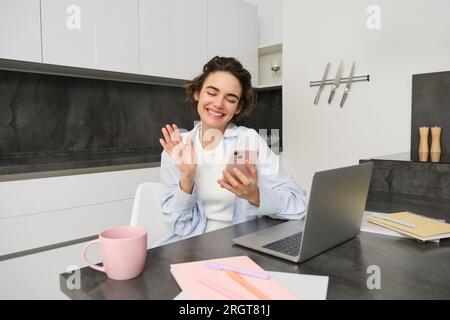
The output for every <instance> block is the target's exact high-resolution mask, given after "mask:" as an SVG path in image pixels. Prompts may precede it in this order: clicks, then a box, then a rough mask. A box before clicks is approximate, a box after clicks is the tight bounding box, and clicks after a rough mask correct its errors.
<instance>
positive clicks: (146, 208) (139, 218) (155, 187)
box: [130, 182, 169, 248]
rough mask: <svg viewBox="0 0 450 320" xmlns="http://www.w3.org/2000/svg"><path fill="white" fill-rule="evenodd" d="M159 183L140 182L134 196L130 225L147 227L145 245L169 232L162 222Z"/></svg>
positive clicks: (151, 245)
mask: <svg viewBox="0 0 450 320" xmlns="http://www.w3.org/2000/svg"><path fill="white" fill-rule="evenodd" d="M159 192H160V191H159V183H155V182H144V183H141V184H140V185H139V186H138V188H137V190H136V195H135V197H134V203H133V211H132V213H131V221H130V225H132V226H140V227H145V228H147V233H148V238H147V247H148V248H152V247H155V246H156V244H157V243H158V242H159V241H160V240H161V239H162V238H163V237H164V236H165V235H167V234H168V233H169V227H168V226H167V225H166V224H165V223H164V221H163V219H162V213H161V204H160V199H159Z"/></svg>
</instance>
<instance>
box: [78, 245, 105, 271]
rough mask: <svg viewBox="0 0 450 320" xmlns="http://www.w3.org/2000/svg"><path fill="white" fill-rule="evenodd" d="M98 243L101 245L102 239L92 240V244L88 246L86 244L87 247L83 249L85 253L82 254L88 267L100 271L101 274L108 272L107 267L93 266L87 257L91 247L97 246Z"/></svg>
mask: <svg viewBox="0 0 450 320" xmlns="http://www.w3.org/2000/svg"><path fill="white" fill-rule="evenodd" d="M96 243H100V239H95V240H92V241H91V242H89V243H88V244H86V245H85V246H84V248H83V253H82V257H83V260H84V262H86V263H87V265H88V266H89V267H91V268H92V269H95V270H98V271H101V272H106V270H105V267H100V266H97V265H95V264H93V263H92V262H90V261H89V260H88V258H87V257H86V251H87V249H88V248H89V247H90V246H92V245H93V244H96Z"/></svg>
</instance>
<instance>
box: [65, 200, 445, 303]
mask: <svg viewBox="0 0 450 320" xmlns="http://www.w3.org/2000/svg"><path fill="white" fill-rule="evenodd" d="M416 201H417V202H414V200H411V199H409V198H406V199H403V200H402V198H401V196H400V195H394V196H391V197H389V196H387V195H382V194H380V195H377V197H375V198H372V199H371V200H370V201H369V202H368V204H367V207H366V209H367V210H374V209H376V208H380V209H382V211H383V212H392V211H396V210H399V209H400V208H404V207H405V206H406V205H408V206H409V208H411V209H414V210H419V209H420V208H427V204H426V203H424V202H420V201H419V200H417V199H416ZM428 205H429V204H428ZM447 205H448V204H445V205H444V206H443V207H442V208H441V211H439V210H438V209H439V208H438V206H439V203H435V204H433V206H435V207H434V208H433V212H434V210H436V212H442V213H443V212H445V213H446V217H447V218H450V213H449V211H448V210H447V209H448V207H446V206H447ZM445 210H447V211H445ZM439 216H440V215H439ZM281 222H282V221H280V220H273V219H270V218H266V217H264V218H259V219H256V220H252V221H248V222H244V223H241V224H237V225H233V226H230V227H228V228H224V229H219V230H216V231H213V232H210V233H206V234H203V235H200V236H196V237H192V238H189V239H186V240H182V241H178V242H175V243H172V244H169V245H165V246H161V247H157V248H153V249H150V250H149V251H148V255H147V262H146V267H145V269H144V272H143V274H142V275H141V276H139V277H137V278H135V279H131V280H127V281H114V280H110V279H108V278H107V277H106V275H105V274H103V273H101V272H98V271H95V270H93V269H91V268H88V267H86V268H82V269H81V274H80V279H81V289H68V288H67V286H66V284H67V280H68V279H69V277H71V276H72V278H73V275H71V274H67V273H66V274H61V275H60V288H61V290H62V291H63V292H64V293H65V294H66V295H67V296H68V297H69V298H71V299H173V298H174V297H175V296H176V295H177V294H178V293H179V292H180V289H179V287H178V285H177V283H176V282H175V280H174V278H173V277H172V275H171V273H170V271H169V266H170V264H174V263H181V262H188V261H196V260H203V259H215V258H222V257H228V256H239V255H247V256H249V257H250V258H251V259H252V260H253V261H255V262H256V263H257V264H259V265H260V266H261V267H262V268H264V269H266V270H269V271H282V272H291V273H301V274H312V275H327V276H329V277H330V279H329V285H328V294H327V299H450V277H449V276H448V275H449V270H450V239H445V240H441V241H440V243H434V242H426V243H422V244H420V243H418V242H416V241H414V240H412V239H408V238H398V237H391V236H385V235H379V234H372V233H367V232H361V233H360V234H359V235H358V236H357V237H355V238H353V239H351V240H349V241H347V242H345V243H343V244H341V245H339V246H337V247H334V248H332V249H330V250H328V251H326V252H324V253H322V254H320V255H319V256H316V257H314V258H312V259H310V260H308V261H305V262H304V263H301V264H297V263H293V262H288V261H285V260H282V259H278V258H276V257H272V256H270V255H265V254H263V253H259V252H256V251H252V250H249V249H245V248H242V247H239V246H236V245H232V243H231V239H232V238H234V237H236V236H240V235H243V234H246V233H249V232H253V231H256V230H259V229H262V228H264V227H266V226H271V225H275V224H278V223H281ZM371 265H376V266H379V267H380V269H381V289H379V290H378V289H374V290H369V289H368V288H367V286H366V281H367V279H368V277H369V274H368V273H367V268H368V267H369V266H371ZM72 278H70V279H69V282H70V281H71V279H72Z"/></svg>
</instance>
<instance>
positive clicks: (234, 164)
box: [224, 150, 258, 181]
mask: <svg viewBox="0 0 450 320" xmlns="http://www.w3.org/2000/svg"><path fill="white" fill-rule="evenodd" d="M246 159H247V160H248V162H249V163H250V164H256V161H257V159H258V151H255V150H235V151H234V152H233V153H232V154H231V156H230V159H229V161H228V163H227V166H226V170H227V171H228V172H229V173H230V174H231V176H232V177H233V178H234V179H236V180H237V181H240V179H239V178H238V177H237V176H236V174H235V173H234V170H233V169H234V168H238V169H239V170H240V171H241V172H242V173H243V174H244V175H246V176H247V177H249V176H250V172H249V171H248V169H247V166H246V165H245V160H246ZM224 180H226V179H225V177H224Z"/></svg>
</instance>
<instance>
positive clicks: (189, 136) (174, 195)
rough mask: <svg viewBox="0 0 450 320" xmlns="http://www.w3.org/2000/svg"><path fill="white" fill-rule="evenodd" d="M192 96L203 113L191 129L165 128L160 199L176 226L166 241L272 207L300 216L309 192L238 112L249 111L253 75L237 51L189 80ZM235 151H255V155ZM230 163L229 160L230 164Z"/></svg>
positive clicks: (272, 211)
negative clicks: (235, 55) (239, 122)
mask: <svg viewBox="0 0 450 320" xmlns="http://www.w3.org/2000/svg"><path fill="white" fill-rule="evenodd" d="M186 92H187V96H188V99H189V100H190V101H191V102H192V104H193V107H194V108H195V109H196V110H197V112H198V114H199V116H200V120H201V121H200V123H199V124H197V125H196V126H195V127H194V128H193V129H192V130H191V131H189V132H183V133H181V132H180V129H179V128H178V127H177V126H176V125H175V124H172V125H166V126H165V127H164V128H162V134H163V138H162V139H160V143H161V145H162V146H163V148H164V151H163V153H162V155H161V188H162V189H161V206H162V213H163V218H164V220H165V221H166V222H167V223H168V224H169V225H170V227H171V230H172V234H171V235H170V236H169V237H167V238H165V239H163V240H162V243H165V242H168V241H173V240H178V239H182V238H185V237H189V236H193V235H197V234H200V233H204V232H209V231H212V230H215V229H218V228H221V227H225V226H228V225H231V224H232V223H238V222H243V221H246V220H249V219H253V218H255V217H257V216H261V215H268V216H272V217H275V218H281V219H300V218H301V217H302V216H303V214H304V212H305V207H306V196H305V192H304V191H303V190H302V189H301V188H300V187H299V186H298V185H296V184H295V183H294V182H293V181H292V180H291V178H290V176H289V174H288V173H287V171H286V170H285V169H284V168H283V167H282V166H281V165H280V164H279V159H278V156H277V155H275V153H274V152H272V150H270V149H269V148H268V146H267V144H266V142H265V141H264V140H263V139H262V137H260V136H259V134H258V133H257V132H256V131H255V130H253V129H249V128H246V127H244V126H240V127H238V126H236V125H234V124H233V123H232V121H234V120H240V119H242V118H244V117H247V116H249V115H250V113H251V111H252V107H253V102H254V91H253V88H252V86H251V75H250V73H249V72H248V71H247V70H246V69H245V68H244V67H243V66H242V64H241V63H240V62H239V61H237V60H236V59H234V58H226V57H214V58H213V59H211V60H210V61H209V62H208V63H206V64H205V66H204V67H203V72H202V74H201V75H199V76H198V77H196V78H195V79H193V80H192V81H189V82H188V86H187V90H186ZM237 154H241V155H242V154H244V155H245V154H253V155H257V156H256V157H255V156H254V157H253V158H252V159H250V158H245V157H244V159H242V158H240V161H241V163H238V165H241V168H242V169H241V170H240V169H239V166H232V168H233V169H232V172H229V171H228V169H227V164H229V163H236V161H237V159H236V158H235V155H237ZM228 168H231V167H228Z"/></svg>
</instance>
